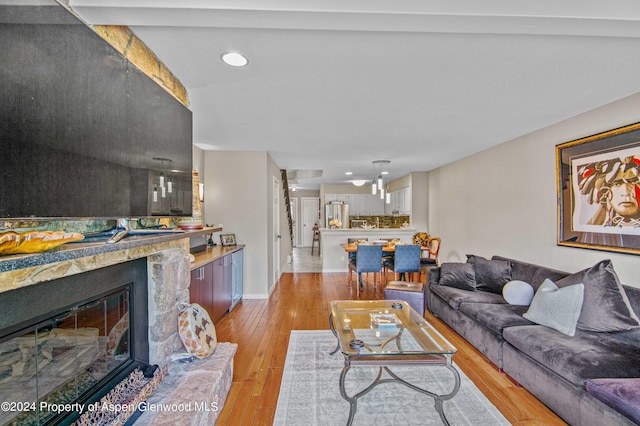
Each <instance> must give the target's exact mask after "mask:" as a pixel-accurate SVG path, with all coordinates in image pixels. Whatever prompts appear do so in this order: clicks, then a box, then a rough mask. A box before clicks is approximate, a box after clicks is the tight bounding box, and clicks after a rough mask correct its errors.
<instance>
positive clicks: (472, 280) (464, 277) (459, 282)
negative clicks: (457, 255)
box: [438, 263, 476, 291]
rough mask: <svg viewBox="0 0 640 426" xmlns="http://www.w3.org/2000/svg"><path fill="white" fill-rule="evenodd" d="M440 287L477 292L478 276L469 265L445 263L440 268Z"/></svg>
mask: <svg viewBox="0 0 640 426" xmlns="http://www.w3.org/2000/svg"><path fill="white" fill-rule="evenodd" d="M438 284H440V285H444V286H448V287H455V288H459V289H461V290H470V291H476V274H475V271H474V270H473V265H471V264H469V263H443V264H442V265H441V266H440V281H439V282H438Z"/></svg>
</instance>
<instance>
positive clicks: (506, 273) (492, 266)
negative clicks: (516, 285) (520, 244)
mask: <svg viewBox="0 0 640 426" xmlns="http://www.w3.org/2000/svg"><path fill="white" fill-rule="evenodd" d="M467 263H470V264H472V265H473V267H474V270H475V272H476V289H477V290H484V291H489V292H491V293H497V294H502V287H504V285H505V284H506V283H508V282H509V281H511V262H509V261H507V260H487V259H485V258H484V257H481V256H476V255H473V254H468V255H467Z"/></svg>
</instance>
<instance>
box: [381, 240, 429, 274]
mask: <svg viewBox="0 0 640 426" xmlns="http://www.w3.org/2000/svg"><path fill="white" fill-rule="evenodd" d="M383 266H384V273H383V275H384V276H385V277H386V276H387V270H391V271H393V272H394V273H396V274H399V275H400V277H399V278H396V279H400V280H401V279H402V278H405V275H406V274H408V273H410V274H413V273H415V272H418V273H420V271H421V269H422V266H421V265H420V246H419V245H418V244H411V245H401V244H399V245H396V250H395V255H394V256H393V259H392V260H391V261H387V262H385V263H384V265H383ZM410 281H413V280H410Z"/></svg>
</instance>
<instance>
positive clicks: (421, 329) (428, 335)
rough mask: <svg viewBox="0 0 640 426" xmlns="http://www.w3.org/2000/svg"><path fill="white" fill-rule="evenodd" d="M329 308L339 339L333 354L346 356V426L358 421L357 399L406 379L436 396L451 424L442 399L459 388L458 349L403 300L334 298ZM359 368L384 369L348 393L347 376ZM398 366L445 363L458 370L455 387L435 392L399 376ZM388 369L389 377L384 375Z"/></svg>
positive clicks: (343, 375)
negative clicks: (382, 386)
mask: <svg viewBox="0 0 640 426" xmlns="http://www.w3.org/2000/svg"><path fill="white" fill-rule="evenodd" d="M330 306H331V313H330V314H329V326H330V327H331V331H332V332H333V334H334V335H335V336H336V338H337V339H338V345H337V346H336V349H335V350H334V351H333V352H331V355H333V354H335V353H336V352H338V351H339V350H340V351H342V355H343V356H344V368H343V369H342V373H341V374H340V394H341V395H342V397H343V398H344V399H345V400H346V401H347V402H349V405H350V409H349V420H348V421H347V425H351V423H352V422H353V418H354V416H355V414H356V410H357V404H358V398H360V397H362V396H363V395H365V394H367V393H368V392H370V391H371V390H372V389H373V388H374V387H376V386H377V385H379V384H382V383H388V382H397V383H401V384H403V385H405V386H407V387H409V388H410V389H413V390H415V391H417V392H421V393H423V394H426V395H429V396H430V397H432V398H433V399H434V400H435V409H436V411H437V412H438V414H439V415H440V418H441V419H442V422H443V423H444V424H445V425H448V424H449V422H448V421H447V418H446V416H445V414H444V410H443V402H444V401H446V400H449V399H451V398H453V397H454V396H455V395H456V393H458V390H459V389H460V374H458V371H457V370H456V369H455V368H454V366H453V364H452V360H451V357H452V356H453V355H454V354H455V353H456V351H457V349H456V348H455V347H454V346H453V345H452V344H451V343H449V342H448V341H447V339H445V338H444V337H443V336H442V335H441V334H440V333H439V332H438V331H437V330H436V329H435V328H433V327H432V326H431V325H430V324H429V323H428V322H427V321H426V320H425V319H424V318H422V317H421V316H420V314H418V313H417V312H416V311H414V310H413V309H412V308H411V306H409V304H408V303H406V302H404V301H401V300H335V301H332V302H331V304H330ZM357 366H367V367H371V366H374V367H379V371H378V375H377V377H376V378H375V379H374V380H373V382H371V384H369V385H368V386H367V387H366V388H364V389H363V390H361V391H360V392H358V393H356V394H354V395H352V396H349V395H347V392H346V390H345V380H346V377H347V373H348V372H349V369H350V368H351V367H357ZM394 366H416V367H444V368H446V369H448V370H449V371H451V373H452V374H453V379H454V386H453V390H452V391H451V392H449V393H447V394H444V395H441V394H437V393H434V392H430V391H428V390H426V389H423V388H421V387H418V386H416V385H414V384H412V383H409V382H407V381H405V380H404V379H402V378H400V377H399V376H397V375H396V374H394V373H393V371H391V367H394ZM383 372H386V373H387V375H388V376H389V377H386V378H383V377H382V374H383Z"/></svg>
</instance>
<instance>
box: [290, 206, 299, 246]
mask: <svg viewBox="0 0 640 426" xmlns="http://www.w3.org/2000/svg"><path fill="white" fill-rule="evenodd" d="M290 202H291V222H292V224H293V246H294V247H298V245H299V244H300V237H299V236H298V199H297V198H291V199H290Z"/></svg>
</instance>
